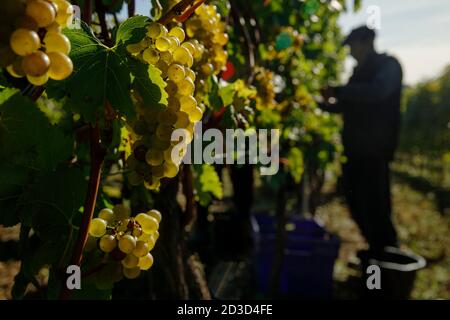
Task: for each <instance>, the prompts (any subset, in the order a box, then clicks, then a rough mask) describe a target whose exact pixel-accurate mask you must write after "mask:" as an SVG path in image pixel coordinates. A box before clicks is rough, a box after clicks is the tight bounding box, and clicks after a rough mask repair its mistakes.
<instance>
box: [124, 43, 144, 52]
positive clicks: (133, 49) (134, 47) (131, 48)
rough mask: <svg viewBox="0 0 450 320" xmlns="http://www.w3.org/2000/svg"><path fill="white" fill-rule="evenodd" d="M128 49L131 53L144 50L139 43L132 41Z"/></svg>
mask: <svg viewBox="0 0 450 320" xmlns="http://www.w3.org/2000/svg"><path fill="white" fill-rule="evenodd" d="M127 51H128V52H129V53H131V54H138V53H140V52H141V51H142V47H141V45H140V44H139V43H132V44H129V45H127Z"/></svg>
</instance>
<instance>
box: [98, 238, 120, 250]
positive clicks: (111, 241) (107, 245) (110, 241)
mask: <svg viewBox="0 0 450 320" xmlns="http://www.w3.org/2000/svg"><path fill="white" fill-rule="evenodd" d="M116 246H117V241H116V238H115V237H114V236H113V235H110V234H105V235H104V236H103V237H101V239H100V242H99V247H100V250H102V251H103V252H111V251H113V250H114V248H115V247H116Z"/></svg>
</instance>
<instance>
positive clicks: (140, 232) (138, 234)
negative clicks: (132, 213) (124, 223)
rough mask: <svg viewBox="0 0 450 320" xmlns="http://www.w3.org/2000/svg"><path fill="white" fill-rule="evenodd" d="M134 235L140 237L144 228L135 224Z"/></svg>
mask: <svg viewBox="0 0 450 320" xmlns="http://www.w3.org/2000/svg"><path fill="white" fill-rule="evenodd" d="M131 233H132V235H133V236H135V237H136V238H138V240H139V237H140V236H141V235H142V233H143V232H142V228H141V227H139V226H134V228H133V231H132V232H131Z"/></svg>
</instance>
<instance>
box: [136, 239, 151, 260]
mask: <svg viewBox="0 0 450 320" xmlns="http://www.w3.org/2000/svg"><path fill="white" fill-rule="evenodd" d="M149 251H150V250H149V248H148V244H147V242H145V241H140V240H139V241H138V242H136V248H134V250H133V255H135V256H136V257H138V258H140V257H143V256H145V255H146V254H147V253H149Z"/></svg>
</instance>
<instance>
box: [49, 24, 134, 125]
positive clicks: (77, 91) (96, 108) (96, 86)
mask: <svg viewBox="0 0 450 320" xmlns="http://www.w3.org/2000/svg"><path fill="white" fill-rule="evenodd" d="M65 34H66V35H67V36H68V37H69V39H70V41H71V43H72V51H71V54H70V57H71V59H72V61H73V63H74V72H73V74H72V75H71V76H70V77H69V78H68V79H67V80H65V81H50V82H49V95H50V97H58V98H60V97H61V92H62V93H63V94H62V95H66V96H67V97H68V100H67V102H68V104H69V106H70V107H71V108H72V110H73V111H75V112H79V113H80V114H81V115H82V116H83V117H84V118H85V119H86V120H87V121H89V122H92V123H94V122H95V121H96V120H97V118H103V117H101V116H102V115H103V111H104V106H105V104H106V102H107V101H108V102H110V103H111V104H112V107H113V108H115V109H116V110H117V111H118V112H120V113H121V114H123V115H125V116H127V117H132V116H134V110H133V102H132V100H131V97H130V85H131V77H130V73H129V70H128V68H127V65H126V59H125V57H123V56H121V55H118V54H117V53H116V52H115V50H114V49H112V48H108V47H106V46H104V45H103V44H102V43H100V41H99V40H98V39H97V38H95V36H94V35H93V34H92V30H91V29H89V27H87V26H86V25H85V24H84V23H82V28H81V29H76V30H75V29H68V30H66V31H65Z"/></svg>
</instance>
